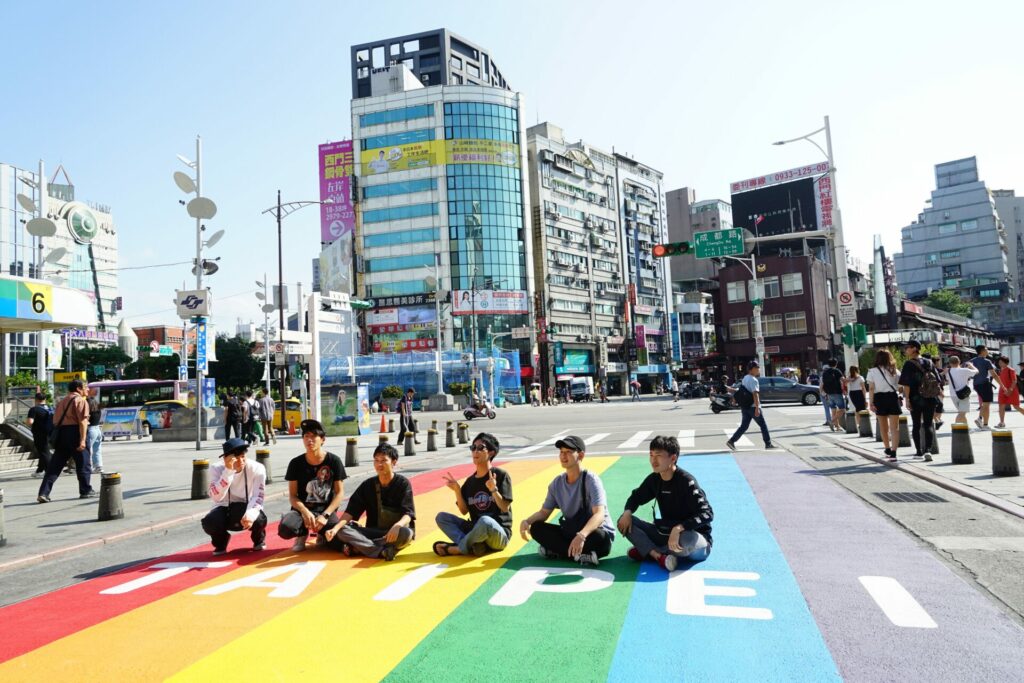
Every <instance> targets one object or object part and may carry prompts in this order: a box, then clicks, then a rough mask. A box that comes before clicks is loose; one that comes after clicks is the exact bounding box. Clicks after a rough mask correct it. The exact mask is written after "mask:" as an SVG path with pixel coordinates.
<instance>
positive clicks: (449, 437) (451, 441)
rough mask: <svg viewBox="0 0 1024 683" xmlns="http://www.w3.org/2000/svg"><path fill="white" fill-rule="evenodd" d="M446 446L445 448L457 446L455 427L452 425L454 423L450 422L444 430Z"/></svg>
mask: <svg viewBox="0 0 1024 683" xmlns="http://www.w3.org/2000/svg"><path fill="white" fill-rule="evenodd" d="M444 432H445V434H444V446H445V448H454V447H455V427H452V423H451V422H449V423H448V427H447V428H446V429H445V430H444Z"/></svg>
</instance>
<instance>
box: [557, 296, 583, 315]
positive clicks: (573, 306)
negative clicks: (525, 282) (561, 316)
mask: <svg viewBox="0 0 1024 683" xmlns="http://www.w3.org/2000/svg"><path fill="white" fill-rule="evenodd" d="M551 310H553V311H573V312H574V313H587V312H588V311H589V310H590V305H589V304H587V302H586V301H568V300H566V299H555V300H554V301H552V302H551Z"/></svg>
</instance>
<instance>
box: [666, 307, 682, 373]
mask: <svg viewBox="0 0 1024 683" xmlns="http://www.w3.org/2000/svg"><path fill="white" fill-rule="evenodd" d="M680 315H681V314H679V313H672V315H670V316H669V320H670V321H671V323H672V360H676V361H678V360H682V358H683V350H682V344H681V343H680V342H681V340H680V339H679V337H680V335H679V316H680Z"/></svg>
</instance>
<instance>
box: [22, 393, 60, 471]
mask: <svg viewBox="0 0 1024 683" xmlns="http://www.w3.org/2000/svg"><path fill="white" fill-rule="evenodd" d="M26 417H27V421H28V426H29V427H31V428H32V444H33V445H34V446H35V447H36V471H35V472H33V473H32V476H33V477H36V478H39V477H42V476H44V473H45V472H46V468H47V467H49V465H50V441H49V437H50V428H51V427H52V426H53V413H52V411H51V410H50V407H49V406H47V405H46V396H45V395H44V394H36V404H35V405H34V406H32V407H31V408H29V409H28V415H27V416H26Z"/></svg>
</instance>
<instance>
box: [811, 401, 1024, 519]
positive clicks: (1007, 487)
mask: <svg viewBox="0 0 1024 683" xmlns="http://www.w3.org/2000/svg"><path fill="white" fill-rule="evenodd" d="M992 412H993V414H995V410H993V411H992ZM944 416H945V417H946V418H947V421H946V422H945V424H943V425H942V427H941V428H940V429H939V431H938V433H937V436H938V442H939V454H938V455H932V458H933V460H932V462H923V461H913V460H911V456H912V455H913V453H914V449H913V447H911V448H900V449H898V451H897V452H898V454H899V462H898V463H887V462H885V461H884V460H883V458H884V457H885V454H884V453H883V452H882V450H883V448H882V443H881V442H880V441H875V440H874V437H872V438H870V439H869V438H867V437H859V436H857V435H856V434H846V433H838V432H837V433H831V432H829V431H828V429H827V428H825V427H815V428H814V429H813V430H812V431H814V432H815V434H816V435H818V436H824V437H825V438H828V439H832V440H833V441H835V442H836V443H837V444H838V445H840V446H842V447H844V448H847V449H848V450H849V449H855V451H856V452H859V453H863V454H866V455H869V456H870V457H871V458H872V459H874V460H876V461H878V462H885V464H887V465H889V466H891V467H897V468H898V469H900V470H903V471H906V472H909V473H910V474H914V475H916V476H920V477H922V478H925V479H929V480H932V481H934V482H935V483H937V484H939V485H940V486H944V487H947V488H952V489H953V490H957V491H962V492H963V493H965V494H966V495H969V496H970V497H972V498H975V499H976V500H979V501H980V502H984V503H986V504H989V505H993V506H994V507H999V508H1001V509H1004V510H1006V511H1007V512H1010V513H1011V514H1014V515H1017V516H1018V517H1024V477H995V476H993V475H992V432H991V431H989V430H979V429H977V428H976V427H975V426H974V423H973V422H970V423H969V424H970V426H971V432H970V438H971V449H972V450H973V451H974V464H973V465H954V464H953V463H952V462H951V454H950V449H951V444H952V432H951V430H950V424H951V422H950V421H949V420H951V419H953V418H954V417H956V413H952V414H950V413H949V412H948V410H947V412H946V413H945V415H944ZM976 416H977V411H976V410H975V411H974V412H972V413H969V414H968V416H967V417H968V419H969V420H973V419H974V418H975V417H976ZM993 417H995V415H993ZM996 421H997V419H993V420H992V421H991V424H995V423H996ZM908 422H909V416H908ZM871 426H872V430H874V428H875V421H874V419H873V416H872V421H871ZM1007 426H1008V427H1009V428H1010V430H1011V431H1013V433H1014V439H1013V441H1014V445H1015V447H1016V450H1017V462H1018V463H1020V462H1022V461H1024V417H1022V416H1020V415H1017V414H1014V415H1012V416H1010V415H1008V416H1007ZM908 427H909V424H908ZM972 494H973V495H972Z"/></svg>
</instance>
